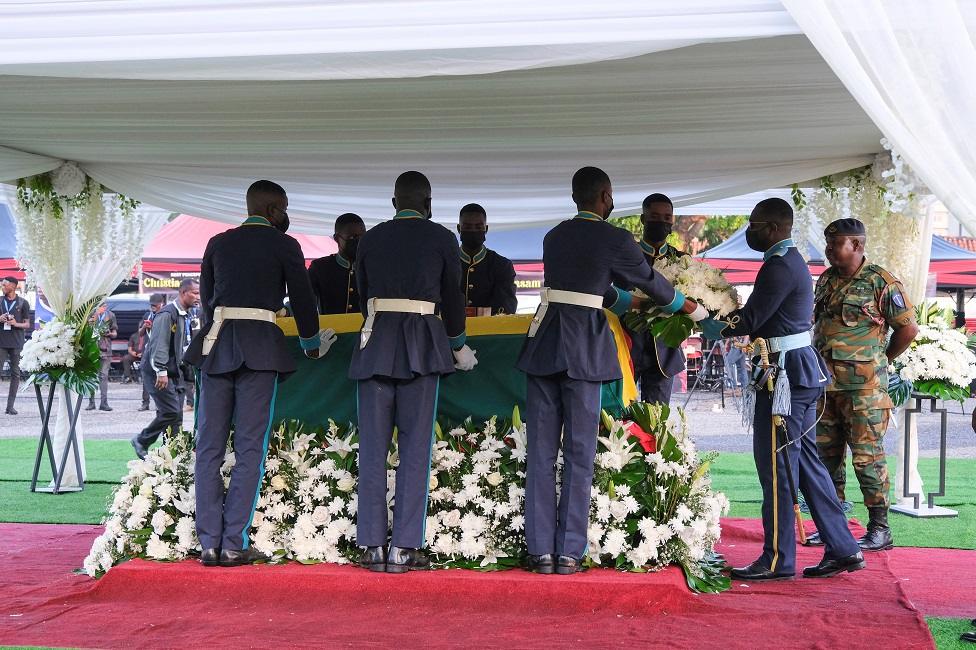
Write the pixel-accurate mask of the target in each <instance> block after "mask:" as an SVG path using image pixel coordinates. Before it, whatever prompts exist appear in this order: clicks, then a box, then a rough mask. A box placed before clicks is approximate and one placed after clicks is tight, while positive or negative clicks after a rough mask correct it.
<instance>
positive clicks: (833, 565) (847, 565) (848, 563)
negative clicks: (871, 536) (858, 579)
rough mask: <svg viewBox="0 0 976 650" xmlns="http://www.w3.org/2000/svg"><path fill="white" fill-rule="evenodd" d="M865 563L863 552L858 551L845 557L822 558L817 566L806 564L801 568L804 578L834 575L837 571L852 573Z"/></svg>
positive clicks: (864, 565)
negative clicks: (805, 566)
mask: <svg viewBox="0 0 976 650" xmlns="http://www.w3.org/2000/svg"><path fill="white" fill-rule="evenodd" d="M866 566H867V564H866V563H865V562H864V554H863V553H861V552H860V551H858V552H857V553H855V554H854V555H848V556H847V557H842V558H839V559H836V560H828V559H827V558H824V559H822V560H820V564H818V565H817V566H808V567H807V568H805V569H804V570H803V577H804V578H829V577H830V576H835V575H837V574H838V573H843V572H844V571H847V572H848V573H852V572H854V571H860V570H861V569H863V568H864V567H866Z"/></svg>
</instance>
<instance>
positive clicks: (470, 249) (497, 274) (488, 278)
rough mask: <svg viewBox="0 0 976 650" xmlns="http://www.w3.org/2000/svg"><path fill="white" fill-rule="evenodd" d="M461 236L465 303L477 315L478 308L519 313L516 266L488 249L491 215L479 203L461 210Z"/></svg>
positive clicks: (495, 312)
mask: <svg viewBox="0 0 976 650" xmlns="http://www.w3.org/2000/svg"><path fill="white" fill-rule="evenodd" d="M457 229H458V234H459V235H460V237H461V248H460V251H459V252H460V255H461V291H463V292H464V304H465V306H466V307H467V308H468V309H469V310H473V311H474V312H475V313H474V314H472V313H469V314H468V315H469V316H471V315H476V312H477V310H478V309H490V310H491V314H492V315H493V316H494V315H495V314H514V313H515V312H516V311H517V310H518V299H517V298H516V297H515V266H514V265H513V264H512V261H511V260H509V259H508V258H507V257H502V256H501V255H499V254H498V253H496V252H495V251H493V250H491V249H490V248H486V247H485V236H486V235H487V233H488V216H487V214H486V213H485V209H484V208H483V207H481V206H480V205H478V204H477V203H469V204H467V205H466V206H464V207H463V208H461V214H460V216H459V217H458V227H457Z"/></svg>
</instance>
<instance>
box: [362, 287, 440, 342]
mask: <svg viewBox="0 0 976 650" xmlns="http://www.w3.org/2000/svg"><path fill="white" fill-rule="evenodd" d="M435 307H436V305H435V304H434V303H432V302H428V301H426V300H410V299H409V298H370V299H369V300H367V301H366V322H364V323H363V329H362V330H360V332H359V349H360V350H362V349H363V348H365V347H366V344H367V343H369V337H370V336H372V335H373V321H374V320H376V314H378V313H380V312H384V311H387V312H397V313H400V314H423V315H425V316H431V315H433V313H434V309H435Z"/></svg>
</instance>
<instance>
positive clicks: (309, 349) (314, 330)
mask: <svg viewBox="0 0 976 650" xmlns="http://www.w3.org/2000/svg"><path fill="white" fill-rule="evenodd" d="M287 207H288V198H287V196H285V191H284V190H283V189H282V188H281V186H279V185H277V184H275V183H272V182H271V181H257V182H255V183H254V184H253V185H251V187H250V188H249V189H248V191H247V209H248V214H249V215H250V216H249V217H248V218H247V220H245V221H244V223H243V224H242V225H241V226H240V227H238V228H234V229H232V230H228V231H227V232H224V233H221V234H219V235H216V236H214V237H213V238H211V240H210V242H209V243H208V244H207V249H206V251H205V252H204V254H203V263H202V265H201V273H200V303H201V306H202V312H203V313H202V314H201V320H202V321H203V323H204V324H203V327H202V328H201V331H200V333H199V335H197V336H196V337H195V338H194V339H193V341H192V343H191V344H190V347H189V348H188V349H187V351H186V354H185V356H184V359H185V361H186V362H187V363H190V364H192V365H194V366H196V367H197V368H199V369H200V396H199V407H198V412H199V420H198V424H199V430H198V433H197V458H196V504H197V511H196V520H197V521H196V523H197V536H198V537H199V538H200V545H201V546H202V547H203V553H202V554H201V557H200V559H201V561H202V562H203V563H204V565H207V566H215V565H217V564H218V563H219V564H220V565H221V566H237V565H240V564H247V563H250V562H254V561H256V560H262V559H265V558H264V556H263V555H262V554H261V553H260V552H258V551H257V549H255V548H254V547H252V546H250V543H249V539H248V530H249V529H250V527H251V519H252V517H253V516H254V507H255V504H256V503H257V500H258V496H259V493H260V489H261V479H262V477H263V475H264V460H265V457H266V455H267V453H268V438H269V436H270V433H271V425H272V421H273V419H274V403H275V396H276V393H277V388H278V382H279V381H282V380H284V379H285V378H286V377H287V376H288V375H289V374H291V373H292V372H294V371H295V360H294V358H293V357H292V355H291V354H290V353H289V352H288V348H287V346H286V344H285V336H284V334H283V333H282V331H281V329H280V328H279V327H278V326H277V325H275V312H276V311H277V310H278V309H280V308H281V305H282V302H283V300H284V298H285V293H286V291H287V294H288V296H289V297H290V298H291V306H292V310H293V311H294V314H295V321H296V323H297V326H298V333H299V336H300V339H299V340H300V343H301V347H302V349H303V350H304V351H305V354H306V355H307V356H309V357H311V358H318V357H320V356H322V355H324V354H325V353H326V352H327V351H328V349H329V346H330V345H331V344H332V342H334V341H335V334H334V332H331V331H329V330H326V331H324V332H321V333H320V332H319V329H318V316H317V314H316V313H315V297H314V296H313V294H312V288H311V286H310V285H309V282H308V273H307V272H306V271H305V256H304V255H303V254H302V249H301V247H300V246H299V244H298V242H297V241H295V239H294V238H292V237H289V236H288V235H286V234H284V233H285V230H287V228H288V213H287V212H286V211H285V210H286V208H287ZM232 423H233V425H234V440H233V442H234V455H235V457H236V464H235V465H234V469H233V470H232V472H231V479H230V487H229V488H228V489H227V493H226V496H225V494H224V482H223V479H222V478H221V476H220V466H221V465H222V464H223V462H224V454H225V451H226V448H227V438H228V436H229V434H230V428H231V424H232Z"/></svg>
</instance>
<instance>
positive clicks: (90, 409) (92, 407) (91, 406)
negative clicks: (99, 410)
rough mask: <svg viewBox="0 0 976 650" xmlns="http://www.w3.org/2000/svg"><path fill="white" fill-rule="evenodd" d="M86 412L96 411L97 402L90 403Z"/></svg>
mask: <svg viewBox="0 0 976 650" xmlns="http://www.w3.org/2000/svg"><path fill="white" fill-rule="evenodd" d="M85 410H86V411H94V410H95V402H88V406H86V407H85Z"/></svg>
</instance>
